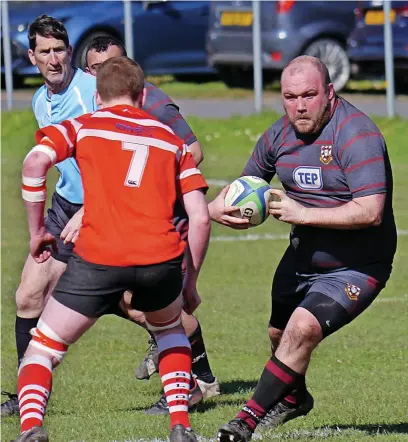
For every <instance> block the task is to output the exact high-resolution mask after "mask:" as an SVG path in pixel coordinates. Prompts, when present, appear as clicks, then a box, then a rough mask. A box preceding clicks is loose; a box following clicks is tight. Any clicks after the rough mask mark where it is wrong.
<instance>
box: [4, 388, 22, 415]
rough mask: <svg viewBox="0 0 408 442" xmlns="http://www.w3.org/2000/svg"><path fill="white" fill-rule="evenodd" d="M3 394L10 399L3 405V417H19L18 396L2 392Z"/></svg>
mask: <svg viewBox="0 0 408 442" xmlns="http://www.w3.org/2000/svg"><path fill="white" fill-rule="evenodd" d="M1 394H2V395H4V396H8V397H9V398H8V400H7V401H6V402H3V403H2V404H1V417H6V416H13V415H15V414H16V415H19V414H20V409H19V407H18V396H17V395H16V394H12V393H8V392H7V391H2V392H1Z"/></svg>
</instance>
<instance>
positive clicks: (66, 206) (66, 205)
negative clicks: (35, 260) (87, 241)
mask: <svg viewBox="0 0 408 442" xmlns="http://www.w3.org/2000/svg"><path fill="white" fill-rule="evenodd" d="M81 207H82V206H81V205H80V204H72V203H70V202H69V201H67V200H65V199H64V198H62V197H61V196H60V195H58V193H56V192H55V193H54V195H53V197H52V202H51V207H50V208H49V209H48V211H47V216H46V218H45V227H46V229H47V231H48V232H49V233H51V234H52V235H53V236H54V237H55V239H56V241H57V246H58V251H53V252H52V257H53V258H54V259H55V260H57V261H60V262H63V263H65V264H67V263H68V260H69V258H70V257H71V255H72V253H73V249H74V244H72V243H68V244H64V241H63V240H62V239H61V237H60V235H61V232H62V231H63V230H64V228H65V226H66V225H67V223H68V221H69V220H70V219H71V218H72V217H73V216H74V215H75V213H76V212H77V211H78V210H79V209H80V208H81Z"/></svg>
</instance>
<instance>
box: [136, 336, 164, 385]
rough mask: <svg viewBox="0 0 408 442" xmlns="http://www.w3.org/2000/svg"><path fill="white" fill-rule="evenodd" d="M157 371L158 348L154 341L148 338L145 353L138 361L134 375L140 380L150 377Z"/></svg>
mask: <svg viewBox="0 0 408 442" xmlns="http://www.w3.org/2000/svg"><path fill="white" fill-rule="evenodd" d="M158 371H159V350H158V348H157V344H156V341H155V340H154V339H153V338H150V339H149V347H148V349H147V355H146V356H145V357H144V358H143V361H142V362H141V363H140V365H139V367H137V368H136V369H135V377H136V379H139V380H140V381H141V380H144V379H150V377H151V376H152V375H153V374H154V373H157V372H158Z"/></svg>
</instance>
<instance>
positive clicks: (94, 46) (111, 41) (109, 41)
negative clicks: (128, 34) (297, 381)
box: [85, 35, 127, 66]
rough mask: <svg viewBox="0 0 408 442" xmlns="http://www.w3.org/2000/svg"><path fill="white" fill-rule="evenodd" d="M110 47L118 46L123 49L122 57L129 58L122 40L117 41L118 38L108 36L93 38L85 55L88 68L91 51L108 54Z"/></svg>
mask: <svg viewBox="0 0 408 442" xmlns="http://www.w3.org/2000/svg"><path fill="white" fill-rule="evenodd" d="M110 46H117V47H118V48H120V49H121V51H122V55H123V56H124V57H127V53H126V49H125V46H124V45H123V43H122V42H121V41H120V40H117V39H116V38H113V37H110V36H107V35H100V36H98V37H95V38H93V39H92V40H91V41H90V42H89V44H88V46H87V47H86V53H85V64H86V66H88V52H89V51H96V52H106V51H107V50H108V48H109V47H110Z"/></svg>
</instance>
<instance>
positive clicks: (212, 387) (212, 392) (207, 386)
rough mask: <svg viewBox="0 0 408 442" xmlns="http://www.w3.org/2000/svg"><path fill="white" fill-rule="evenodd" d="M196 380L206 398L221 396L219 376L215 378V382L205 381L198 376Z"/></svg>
mask: <svg viewBox="0 0 408 442" xmlns="http://www.w3.org/2000/svg"><path fill="white" fill-rule="evenodd" d="M196 380H197V384H198V386H199V387H200V390H201V392H202V393H203V397H204V398H209V397H214V396H219V395H220V394H221V391H220V383H219V382H218V379H217V378H214V381H213V382H204V381H203V380H201V379H200V378H198V377H196Z"/></svg>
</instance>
